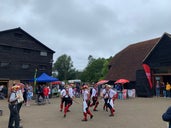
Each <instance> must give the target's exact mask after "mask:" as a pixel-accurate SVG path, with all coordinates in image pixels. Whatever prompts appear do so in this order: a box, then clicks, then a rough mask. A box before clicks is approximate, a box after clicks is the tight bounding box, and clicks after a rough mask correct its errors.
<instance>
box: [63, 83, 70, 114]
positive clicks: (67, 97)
mask: <svg viewBox="0 0 171 128" xmlns="http://www.w3.org/2000/svg"><path fill="white" fill-rule="evenodd" d="M63 100H64V103H65V107H64V117H66V113H67V112H69V111H70V110H69V107H70V106H71V104H72V102H71V101H72V99H71V96H70V94H69V85H66V86H65V90H64V92H63Z"/></svg>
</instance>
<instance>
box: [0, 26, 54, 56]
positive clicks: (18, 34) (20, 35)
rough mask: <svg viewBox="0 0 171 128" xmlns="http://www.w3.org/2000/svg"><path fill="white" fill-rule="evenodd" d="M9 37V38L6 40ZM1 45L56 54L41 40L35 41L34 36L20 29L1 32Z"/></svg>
mask: <svg viewBox="0 0 171 128" xmlns="http://www.w3.org/2000/svg"><path fill="white" fill-rule="evenodd" d="M3 35H8V37H9V38H6V36H3ZM0 44H1V45H5V46H12V47H17V48H25V49H32V50H43V49H44V50H46V51H49V52H52V53H55V51H53V50H52V49H50V48H48V47H47V46H46V45H44V44H43V43H41V42H40V41H39V40H37V39H35V38H34V37H33V36H31V35H30V34H28V33H27V32H25V31H24V30H23V29H21V28H20V27H18V28H14V29H9V30H4V31H0Z"/></svg>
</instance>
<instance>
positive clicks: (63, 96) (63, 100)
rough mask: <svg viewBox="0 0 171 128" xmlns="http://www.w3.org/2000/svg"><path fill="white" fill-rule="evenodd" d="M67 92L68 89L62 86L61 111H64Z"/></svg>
mask: <svg viewBox="0 0 171 128" xmlns="http://www.w3.org/2000/svg"><path fill="white" fill-rule="evenodd" d="M65 93H66V91H65V88H62V90H61V92H60V98H61V103H60V111H61V112H62V111H63V106H64V105H63V104H64V102H65V99H64V98H65V95H66V94H65Z"/></svg>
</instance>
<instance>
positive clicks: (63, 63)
mask: <svg viewBox="0 0 171 128" xmlns="http://www.w3.org/2000/svg"><path fill="white" fill-rule="evenodd" d="M53 71H57V72H58V78H59V80H68V79H72V78H74V77H75V72H76V70H75V68H73V62H72V60H71V57H70V56H67V55H66V54H63V55H61V56H60V57H58V58H57V60H56V62H55V63H54V67H53Z"/></svg>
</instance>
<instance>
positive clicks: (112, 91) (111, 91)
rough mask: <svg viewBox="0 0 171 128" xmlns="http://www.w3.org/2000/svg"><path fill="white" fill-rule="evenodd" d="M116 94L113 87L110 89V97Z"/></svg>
mask: <svg viewBox="0 0 171 128" xmlns="http://www.w3.org/2000/svg"><path fill="white" fill-rule="evenodd" d="M115 95H116V91H114V90H113V89H110V90H109V98H113V97H114V96H115Z"/></svg>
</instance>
